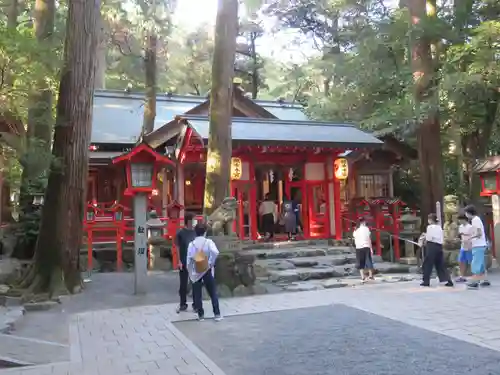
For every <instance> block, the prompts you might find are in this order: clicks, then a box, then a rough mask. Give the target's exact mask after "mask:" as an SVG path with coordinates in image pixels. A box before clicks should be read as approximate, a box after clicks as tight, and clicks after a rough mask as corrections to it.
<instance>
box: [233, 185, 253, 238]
mask: <svg viewBox="0 0 500 375" xmlns="http://www.w3.org/2000/svg"><path fill="white" fill-rule="evenodd" d="M255 190H256V189H255V183H254V181H235V180H233V181H232V182H231V196H233V197H235V198H236V200H237V201H238V209H237V212H236V221H235V222H234V224H233V231H234V232H235V233H236V234H237V235H238V237H239V238H240V239H242V240H243V239H250V238H255V237H256V236H257V233H258V231H257V219H256V213H257V210H258V205H257V202H256V200H255V199H251V197H255ZM254 213H255V214H254Z"/></svg>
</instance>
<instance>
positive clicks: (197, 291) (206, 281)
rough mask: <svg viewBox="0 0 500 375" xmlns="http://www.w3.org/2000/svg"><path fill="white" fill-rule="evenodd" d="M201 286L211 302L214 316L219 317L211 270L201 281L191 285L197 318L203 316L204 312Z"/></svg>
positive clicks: (217, 300) (217, 299)
mask: <svg viewBox="0 0 500 375" xmlns="http://www.w3.org/2000/svg"><path fill="white" fill-rule="evenodd" d="M203 285H205V289H206V290H207V292H208V295H209V296H210V299H211V300H212V308H213V310H214V315H220V309H219V298H218V297H217V288H216V286H215V279H214V277H213V275H212V270H208V271H207V272H206V273H205V274H204V275H203V276H202V278H201V279H199V280H198V281H197V282H195V283H193V299H194V308H195V309H196V311H197V312H198V316H199V317H200V318H202V317H203V316H205V311H204V310H203V297H202V290H203Z"/></svg>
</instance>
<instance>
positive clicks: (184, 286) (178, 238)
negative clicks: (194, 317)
mask: <svg viewBox="0 0 500 375" xmlns="http://www.w3.org/2000/svg"><path fill="white" fill-rule="evenodd" d="M193 219H194V215H193V214H191V213H189V212H187V213H186V214H184V228H181V229H179V231H177V234H176V235H175V245H176V246H177V249H178V250H179V264H178V265H177V267H178V269H179V298H180V303H179V306H178V307H177V313H180V312H182V311H186V310H187V308H188V305H187V292H188V282H189V272H188V269H187V267H186V266H187V251H188V246H189V243H190V242H191V241H192V240H194V238H195V237H196V235H195V232H194V229H193ZM192 306H193V309H194V298H193V305H192Z"/></svg>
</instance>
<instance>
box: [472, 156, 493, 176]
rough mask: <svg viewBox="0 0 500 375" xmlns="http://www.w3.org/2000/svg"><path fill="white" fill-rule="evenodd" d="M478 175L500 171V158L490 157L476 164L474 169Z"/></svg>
mask: <svg viewBox="0 0 500 375" xmlns="http://www.w3.org/2000/svg"><path fill="white" fill-rule="evenodd" d="M473 170H474V172H476V173H487V172H496V171H498V170H500V156H498V155H496V156H490V157H488V158H486V159H481V160H478V161H477V162H476V165H475V166H474V168H473Z"/></svg>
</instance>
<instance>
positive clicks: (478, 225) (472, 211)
mask: <svg viewBox="0 0 500 375" xmlns="http://www.w3.org/2000/svg"><path fill="white" fill-rule="evenodd" d="M465 215H466V216H467V218H468V219H469V220H470V221H471V225H472V227H473V230H472V237H471V241H472V263H471V271H472V275H473V276H472V282H470V283H469V284H467V288H468V289H476V290H477V289H479V287H480V286H482V287H485V286H490V285H491V284H490V282H489V281H488V280H487V279H486V267H485V264H484V257H485V255H486V248H487V246H488V245H487V242H486V234H485V232H484V225H483V221H482V220H481V218H480V217H479V216H478V215H477V211H476V208H475V207H474V206H472V205H470V206H467V207H465Z"/></svg>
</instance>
